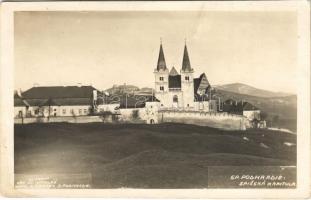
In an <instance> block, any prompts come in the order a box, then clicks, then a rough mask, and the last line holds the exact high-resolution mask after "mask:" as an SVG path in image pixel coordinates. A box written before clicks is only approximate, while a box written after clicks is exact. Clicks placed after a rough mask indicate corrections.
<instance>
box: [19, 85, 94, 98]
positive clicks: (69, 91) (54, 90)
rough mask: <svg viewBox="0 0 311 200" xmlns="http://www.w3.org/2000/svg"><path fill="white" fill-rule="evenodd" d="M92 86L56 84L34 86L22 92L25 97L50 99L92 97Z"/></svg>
mask: <svg viewBox="0 0 311 200" xmlns="http://www.w3.org/2000/svg"><path fill="white" fill-rule="evenodd" d="M93 90H96V89H95V88H94V87H92V86H81V87H78V86H66V87H63V86H55V87H33V88H30V89H29V90H27V91H25V92H23V93H22V97H23V98H25V99H49V98H53V99H55V98H92V96H93Z"/></svg>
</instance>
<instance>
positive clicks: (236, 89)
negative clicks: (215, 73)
mask: <svg viewBox="0 0 311 200" xmlns="http://www.w3.org/2000/svg"><path fill="white" fill-rule="evenodd" d="M214 87H215V88H216V89H219V90H223V91H227V92H233V93H237V94H245V95H251V96H257V97H267V98H268V97H285V96H290V95H292V94H288V93H283V92H271V91H268V90H263V89H258V88H255V87H252V86H249V85H246V84H243V83H231V84H224V85H216V86H214Z"/></svg>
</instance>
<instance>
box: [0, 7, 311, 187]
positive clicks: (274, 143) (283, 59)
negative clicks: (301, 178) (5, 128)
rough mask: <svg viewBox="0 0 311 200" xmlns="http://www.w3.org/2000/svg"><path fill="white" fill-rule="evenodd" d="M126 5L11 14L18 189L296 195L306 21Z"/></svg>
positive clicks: (248, 12)
mask: <svg viewBox="0 0 311 200" xmlns="http://www.w3.org/2000/svg"><path fill="white" fill-rule="evenodd" d="M136 3H137V2H136ZM119 4H120V3H119ZM119 4H118V3H116V6H115V7H113V6H112V7H111V6H110V7H109V6H107V7H109V9H102V10H100V9H98V10H94V9H88V8H85V9H80V10H79V9H78V10H71V9H69V10H62V9H54V10H53V8H57V7H50V9H48V8H49V7H48V6H47V7H46V9H45V8H43V9H41V10H40V9H37V8H34V9H32V8H31V7H26V9H20V10H18V9H17V10H15V11H14V12H12V18H13V19H12V26H13V27H12V29H11V31H12V35H11V36H12V38H13V39H12V43H10V44H12V51H11V52H12V70H11V72H12V90H10V92H11V94H10V95H11V96H10V95H9V96H10V97H8V99H12V102H11V103H10V104H8V105H12V106H11V107H12V108H11V109H10V110H11V111H13V108H14V112H12V113H11V114H10V116H11V118H12V120H11V121H10V123H9V124H11V125H9V126H11V127H12V129H13V130H12V131H13V132H12V134H11V135H12V162H13V165H12V172H13V177H14V179H13V180H14V181H13V185H14V190H16V191H18V190H28V189H31V190H41V189H48V190H53V189H56V190H57V189H86V191H87V190H91V189H204V190H207V191H208V190H213V189H269V190H272V191H273V190H277V189H283V190H284V191H285V189H293V190H297V189H299V188H298V186H299V184H298V179H297V177H298V172H299V168H297V166H298V165H299V164H297V163H298V158H299V157H300V153H299V151H298V149H299V147H298V137H297V136H299V135H300V136H299V137H301V136H304V135H305V134H304V132H303V131H301V128H302V129H303V128H304V127H306V126H310V124H309V122H307V124H306V123H305V122H304V125H303V126H301V125H299V120H301V119H300V118H301V115H302V114H301V113H300V112H303V111H302V110H301V109H300V108H301V107H300V106H299V105H302V106H303V105H304V104H301V103H299V101H298V100H299V98H301V99H303V100H305V96H302V97H300V96H299V95H300V92H302V91H305V88H301V87H302V85H301V83H302V79H303V78H302V77H304V75H306V74H308V73H309V68H310V66H308V65H304V68H308V70H307V71H305V72H307V73H306V74H303V73H301V71H299V70H300V69H301V67H300V65H301V60H303V59H302V58H301V52H304V49H303V48H302V47H301V45H300V44H301V42H300V40H301V38H303V37H304V35H303V34H301V33H300V30H301V29H300V28H299V27H300V26H301V22H300V20H301V17H300V14H301V13H300V14H299V11H297V10H298V9H262V7H260V6H259V8H261V9H245V6H244V7H243V6H242V7H241V8H243V9H241V10H239V9H228V8H227V7H226V9H208V6H209V5H210V4H208V3H206V2H205V3H202V2H201V3H197V4H195V3H194V5H198V6H193V8H192V9H186V6H187V3H184V4H182V5H183V6H179V7H178V6H177V9H174V8H175V7H174V6H173V5H179V4H178V2H176V3H172V4H170V5H172V6H171V7H168V8H170V9H167V7H166V6H165V5H168V4H165V3H162V4H161V3H159V2H158V4H156V5H159V7H157V8H156V9H153V8H155V7H152V6H154V5H155V3H152V2H149V4H150V5H151V6H149V7H148V6H147V9H142V8H143V7H144V5H145V4H143V3H141V4H138V5H141V6H138V7H135V5H136V4H135V5H132V6H133V7H131V6H128V7H125V6H123V7H125V9H120V8H123V7H122V6H121V7H117V6H118V5H119ZM124 4H125V3H124V2H123V4H122V5H124ZM105 5H106V4H105V3H103V4H102V6H103V8H106V7H105ZM147 5H148V4H147ZM203 5H204V6H205V7H204V6H203ZM297 5H298V3H297ZM202 7H204V8H202ZM253 7H254V6H253ZM297 7H299V6H297ZM301 7H303V8H305V7H308V6H305V5H304V6H301ZM111 8H112V9H111ZM113 8H118V9H113ZM148 8H149V9H148ZM150 8H151V9H150ZM190 8H191V7H190ZM264 8H265V7H264ZM267 8H269V7H268V6H267ZM273 8H274V7H273ZM285 8H287V7H285ZM306 41H307V40H306ZM2 69H3V68H2ZM309 75H310V74H309ZM303 80H305V79H303ZM308 81H309V80H307V81H306V82H303V83H308ZM1 87H3V86H1ZM304 87H306V88H309V86H307V85H305V86H304ZM308 98H309V97H308ZM308 101H309V99H307V102H308ZM1 103H3V102H1ZM308 104H309V103H308ZM306 108H307V107H306ZM309 110H310V109H309ZM309 110H306V112H308V113H307V115H306V117H305V118H304V119H303V120H308V117H310V115H309ZM299 127H300V128H299ZM308 128H310V127H308ZM305 131H307V132H308V134H310V132H309V131H310V129H305ZM308 138H309V136H308V137H305V140H306V142H308ZM302 140H304V139H303V138H302ZM306 144H308V143H306ZM305 148H308V149H309V146H305ZM307 155H308V154H307ZM301 156H303V154H301ZM305 161H306V163H305V164H310V163H309V162H310V161H309V158H307V159H306V160H305ZM308 173H309V172H306V174H305V175H309V174H308ZM300 186H301V185H300ZM53 191H54V190H53Z"/></svg>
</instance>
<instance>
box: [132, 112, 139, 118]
mask: <svg viewBox="0 0 311 200" xmlns="http://www.w3.org/2000/svg"><path fill="white" fill-rule="evenodd" d="M132 118H133V119H139V110H133V111H132Z"/></svg>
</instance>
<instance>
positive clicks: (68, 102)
mask: <svg viewBox="0 0 311 200" xmlns="http://www.w3.org/2000/svg"><path fill="white" fill-rule="evenodd" d="M27 103H29V105H30V106H81V105H92V99H91V98H56V99H27ZM98 103H99V102H98Z"/></svg>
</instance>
